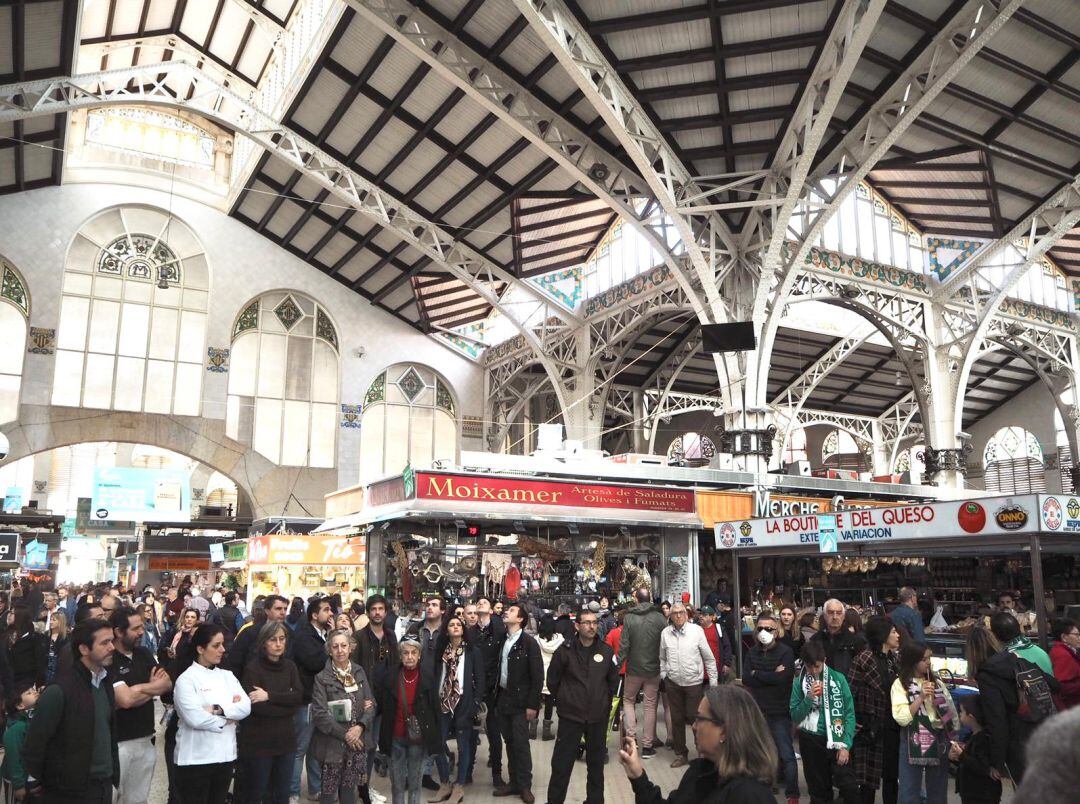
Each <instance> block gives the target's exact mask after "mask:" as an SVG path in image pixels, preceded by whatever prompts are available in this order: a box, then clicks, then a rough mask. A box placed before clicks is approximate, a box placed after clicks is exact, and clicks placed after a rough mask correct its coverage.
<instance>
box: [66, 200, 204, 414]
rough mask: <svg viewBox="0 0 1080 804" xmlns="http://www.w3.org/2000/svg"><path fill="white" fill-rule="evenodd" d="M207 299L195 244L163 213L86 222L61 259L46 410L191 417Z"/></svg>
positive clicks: (128, 213)
mask: <svg viewBox="0 0 1080 804" xmlns="http://www.w3.org/2000/svg"><path fill="white" fill-rule="evenodd" d="M209 291H210V275H209V267H208V265H207V262H206V255H205V253H204V250H203V247H202V245H201V243H200V242H199V240H198V238H196V237H195V235H194V233H193V232H192V231H191V229H189V228H188V227H187V226H186V225H185V224H183V223H182V222H181V221H179V220H177V219H176V218H174V217H173V216H172V215H171V214H169V213H168V212H165V211H164V210H160V209H154V208H148V207H117V208H114V209H110V210H106V211H105V212H102V213H100V214H99V215H97V216H96V217H94V218H92V219H91V220H90V221H89V222H88V223H86V224H85V225H84V226H83V227H82V229H80V230H79V232H78V233H77V234H76V235H75V239H74V240H73V241H72V243H71V246H70V247H69V249H68V255H67V263H66V266H65V270H64V284H63V294H62V296H61V300H60V328H59V330H58V331H57V335H56V368H55V374H54V381H53V394H52V401H53V404H55V405H70V406H76V407H77V406H82V407H87V408H110V409H113V410H129V411H144V412H147V413H173V414H180V415H185V416H197V415H199V413H200V411H201V407H202V405H201V402H202V378H203V374H204V373H205V372H204V370H203V359H204V356H205V354H206V322H207V304H208V300H209Z"/></svg>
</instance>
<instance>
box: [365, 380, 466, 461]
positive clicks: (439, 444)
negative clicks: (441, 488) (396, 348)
mask: <svg viewBox="0 0 1080 804" xmlns="http://www.w3.org/2000/svg"><path fill="white" fill-rule="evenodd" d="M457 438H458V430H457V409H456V407H455V405H454V398H453V396H452V395H451V394H450V388H449V387H448V386H447V385H446V383H444V382H443V380H442V379H441V378H440V377H438V375H436V374H435V372H434V371H432V370H431V369H429V368H427V367H426V366H417V365H409V364H399V365H397V366H391V367H390V368H388V369H387V370H386V371H384V372H383V373H382V374H380V375H379V376H377V377H376V378H375V380H374V381H373V382H372V383H371V386H370V387H369V388H368V391H367V394H366V395H365V396H364V416H363V419H362V420H361V425H360V467H361V469H360V473H361V477H360V480H361V482H364V481H368V480H372V479H375V478H377V477H382V476H384V475H390V474H396V473H397V472H400V471H401V470H402V469H404V468H405V466H406V465H407V464H411V465H412V466H414V467H423V466H430V465H431V462H432V461H434V460H439V459H440V458H443V459H449V460H453V459H454V458H456V457H457Z"/></svg>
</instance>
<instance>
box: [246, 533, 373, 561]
mask: <svg viewBox="0 0 1080 804" xmlns="http://www.w3.org/2000/svg"><path fill="white" fill-rule="evenodd" d="M365 552H366V547H365V544H364V537H363V536H351V537H347V536H336V535H333V534H329V533H303V534H302V533H264V534H263V535H261V536H252V537H251V538H250V539H248V563H249V564H252V565H259V566H265V565H274V564H307V565H323V566H325V565H331V564H339V565H346V566H351V565H355V564H363V563H364V554H365Z"/></svg>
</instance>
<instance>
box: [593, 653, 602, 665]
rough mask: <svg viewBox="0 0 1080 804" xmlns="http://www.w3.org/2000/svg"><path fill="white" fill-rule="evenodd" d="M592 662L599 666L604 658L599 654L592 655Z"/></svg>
mask: <svg viewBox="0 0 1080 804" xmlns="http://www.w3.org/2000/svg"><path fill="white" fill-rule="evenodd" d="M592 660H593V661H594V662H596V663H597V664H600V662H602V661H604V657H603V656H601V655H600V654H599V653H594V654H593V657H592Z"/></svg>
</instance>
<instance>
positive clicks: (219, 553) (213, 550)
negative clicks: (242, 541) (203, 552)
mask: <svg viewBox="0 0 1080 804" xmlns="http://www.w3.org/2000/svg"><path fill="white" fill-rule="evenodd" d="M224 560H225V547H224V546H223V545H222V544H221V543H220V542H218V543H217V544H212V545H210V561H211V563H214V564H220V563H221V562H223V561H224Z"/></svg>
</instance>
